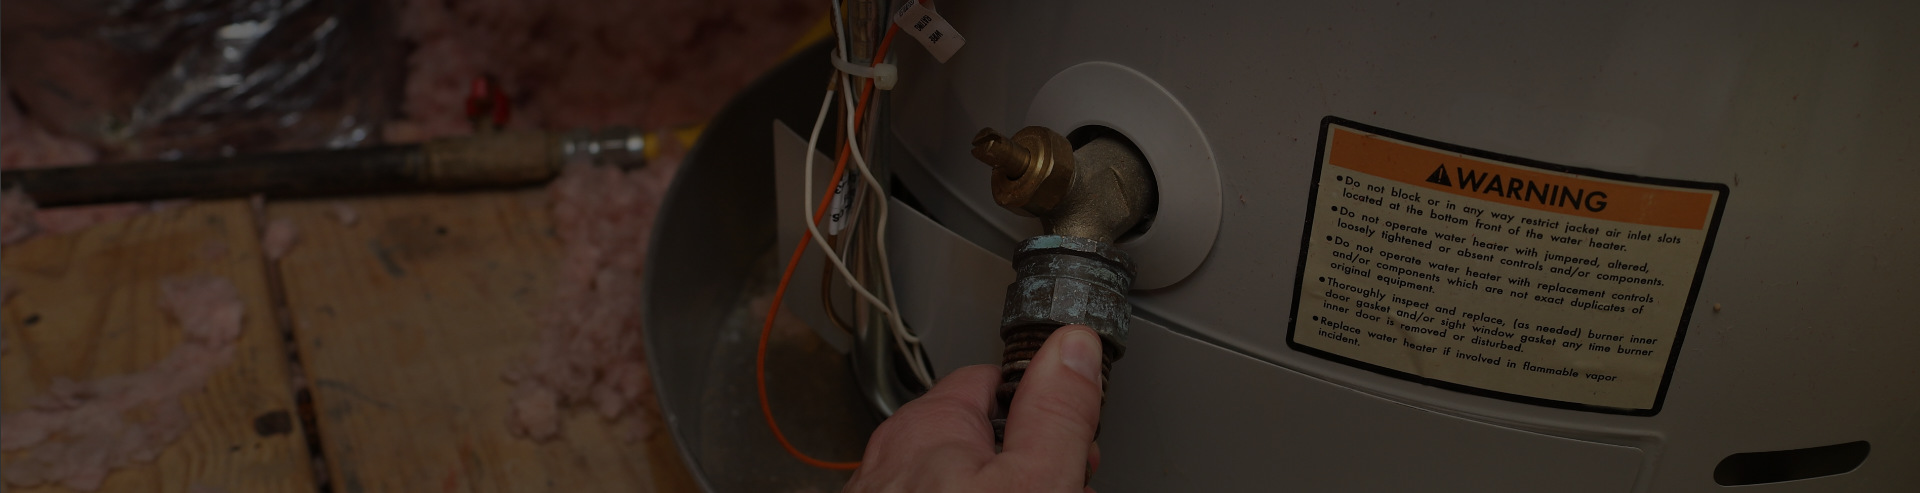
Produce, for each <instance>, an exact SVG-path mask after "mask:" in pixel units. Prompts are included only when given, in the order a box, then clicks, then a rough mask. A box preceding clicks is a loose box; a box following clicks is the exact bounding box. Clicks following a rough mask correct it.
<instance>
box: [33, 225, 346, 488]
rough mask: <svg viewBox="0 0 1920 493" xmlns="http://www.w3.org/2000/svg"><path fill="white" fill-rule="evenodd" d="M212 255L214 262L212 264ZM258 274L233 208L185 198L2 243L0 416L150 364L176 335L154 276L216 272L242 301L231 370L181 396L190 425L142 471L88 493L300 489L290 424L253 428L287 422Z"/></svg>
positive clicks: (309, 481)
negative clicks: (67, 382)
mask: <svg viewBox="0 0 1920 493" xmlns="http://www.w3.org/2000/svg"><path fill="white" fill-rule="evenodd" d="M219 250H225V254H224V255H214V253H217V252H218V251H219ZM264 272H265V270H264V264H263V262H262V261H261V255H260V246H259V241H258V235H257V233H256V232H255V229H254V220H253V216H252V211H251V210H250V208H249V207H248V205H247V204H246V202H245V201H243V200H227V201H214V202H198V203H193V204H190V205H186V206H183V207H180V208H176V209H172V210H166V211H161V212H156V213H151V214H144V215H141V216H138V217H134V218H131V219H128V220H125V221H119V222H113V223H107V224H103V225H99V226H96V227H94V228H91V229H88V230H86V231H83V232H80V233H76V234H71V235H60V236H43V237H40V238H35V239H33V240H30V241H27V242H25V243H21V244H17V245H11V246H8V247H6V253H5V255H4V257H0V280H3V281H4V282H5V283H6V285H7V287H8V289H12V290H17V294H15V295H14V296H13V297H12V298H10V299H8V300H7V301H6V303H5V305H4V310H3V311H4V315H0V316H3V317H4V318H0V323H4V324H6V330H5V332H4V334H5V338H6V342H5V343H6V350H5V352H4V354H0V409H4V410H6V411H13V410H17V409H20V408H22V407H24V406H26V403H27V401H28V400H29V399H31V398H32V397H33V396H35V395H38V394H40V393H41V392H42V390H43V389H44V388H45V387H46V385H47V384H48V382H50V381H51V380H52V379H53V378H55V377H65V378H70V379H75V380H84V379H90V378H97V377H104V376H109V375H116V374H122V373H128V372H132V371H137V370H140V369H143V368H145V367H147V366H149V365H151V364H153V363H154V362H156V361H159V360H160V359H161V358H163V357H165V356H166V355H167V353H168V352H170V351H172V349H173V347H174V346H175V345H176V344H178V343H179V341H180V338H181V330H180V326H179V324H178V323H176V322H174V321H173V320H171V319H170V318H169V317H168V316H167V315H166V314H165V312H163V311H162V309H161V307H160V288H159V282H160V280H161V279H164V278H167V277H172V276H178V275H188V274H213V275H219V276H225V277H227V278H228V279H231V280H232V281H233V283H234V285H235V286H236V287H237V288H239V292H240V295H241V298H242V300H243V301H244V302H245V304H246V314H245V316H244V319H243V324H244V326H243V329H242V332H241V335H240V339H239V341H238V342H237V344H236V351H235V354H234V358H233V360H232V361H231V362H230V363H228V364H227V366H225V367H222V368H221V369H220V370H219V371H217V372H216V373H214V375H213V377H212V378H211V380H210V381H209V382H208V384H207V386H206V388H205V389H204V390H203V391H201V392H198V393H193V394H189V395H188V396H187V397H186V398H185V399H184V405H185V406H186V408H187V412H188V413H189V414H190V415H192V417H193V418H194V421H193V427H192V428H191V429H189V430H188V431H187V432H186V433H185V434H184V435H183V436H181V438H180V439H179V440H177V441H175V442H174V443H173V444H172V445H171V446H170V447H168V448H167V449H166V450H165V451H164V452H162V453H161V454H160V455H159V457H158V458H157V459H156V460H155V461H154V462H152V463H147V464H142V465H136V466H133V467H129V468H127V469H124V470H120V471H116V472H114V473H113V474H111V475H109V476H108V477H107V481H106V483H105V485H103V486H102V488H101V489H100V490H99V491H102V492H169V493H172V492H184V491H188V490H189V489H190V488H194V487H207V488H214V489H216V490H219V491H232V492H240V491H245V492H296V491H301V492H310V491H313V489H314V482H313V475H312V472H311V471H312V466H311V460H310V457H309V455H308V453H307V446H306V441H305V439H304V438H303V437H302V429H301V426H300V424H299V422H298V420H288V421H291V422H292V423H293V426H292V428H291V429H285V428H273V429H272V431H270V432H265V433H263V432H262V431H261V430H257V429H256V427H255V426H254V422H255V420H256V419H261V418H262V417H268V419H269V420H271V419H272V418H271V416H270V415H273V414H276V413H286V414H294V413H295V412H296V408H295V404H294V395H293V392H292V390H291V386H290V384H289V382H288V369H289V367H288V362H287V353H286V349H287V346H286V344H285V343H284V341H283V339H282V336H281V332H280V330H279V329H277V328H276V326H275V324H274V321H273V318H272V315H271V314H272V305H271V303H270V301H269V298H268V295H267V293H268V279H267V276H266V275H265V273H264ZM283 422H285V421H283ZM21 453H23V452H14V453H10V454H8V455H7V457H6V459H9V460H10V459H13V458H14V457H16V456H18V455H19V454H21ZM8 491H11V492H14V493H27V492H40V491H66V490H65V489H64V488H59V487H53V486H48V487H41V488H11V489H8Z"/></svg>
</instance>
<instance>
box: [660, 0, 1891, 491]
mask: <svg viewBox="0 0 1920 493" xmlns="http://www.w3.org/2000/svg"><path fill="white" fill-rule="evenodd" d="M938 11H939V13H940V14H941V15H942V16H944V17H945V19H946V20H947V21H949V22H951V24H952V25H953V26H955V28H957V29H959V30H960V31H962V32H963V33H964V34H965V36H966V38H965V40H966V41H965V42H966V44H965V46H964V47H962V48H961V49H960V50H959V51H958V52H957V53H956V54H955V55H954V56H953V57H952V58H951V59H950V60H948V61H947V62H945V63H940V62H938V61H936V60H935V59H934V58H933V57H932V56H930V55H929V54H928V53H927V51H926V50H924V49H920V48H919V47H917V46H912V45H904V44H902V45H896V47H900V46H905V47H906V48H907V49H900V50H899V51H898V53H899V54H898V55H897V59H896V60H897V63H898V65H899V67H900V81H899V84H898V86H897V87H896V88H895V89H894V90H893V91H892V92H890V93H888V95H887V96H886V97H887V98H888V102H889V103H890V107H889V108H888V110H887V111H888V117H887V119H886V120H885V121H886V122H887V128H886V129H885V132H883V138H884V139H885V140H884V141H883V142H881V143H880V144H878V145H879V146H880V147H882V148H884V152H881V153H880V154H879V156H878V157H876V162H880V161H884V162H886V163H888V166H890V167H891V169H892V170H893V173H895V175H896V176H897V178H898V182H897V185H898V186H899V187H900V188H902V189H904V190H905V194H907V195H910V196H911V197H912V201H911V202H912V206H913V208H914V209H915V211H913V212H911V213H902V214H899V216H901V217H897V218H895V220H894V222H892V223H890V224H892V225H893V227H894V228H895V231H896V234H895V236H894V237H893V238H892V242H891V243H890V245H892V246H891V249H892V251H893V255H894V256H895V262H896V266H897V267H896V271H895V277H896V279H897V282H899V283H900V284H899V290H900V296H901V305H902V309H903V312H902V313H903V316H904V317H906V318H907V323H909V324H910V325H912V326H914V327H915V330H917V331H919V332H921V333H922V340H923V341H924V344H925V347H926V350H927V352H928V356H929V359H930V360H931V361H932V363H933V366H934V367H935V369H936V372H937V373H941V374H944V373H945V372H948V371H951V370H952V369H954V368H957V367H960V366H965V365H971V364H981V363H988V364H998V363H999V362H1000V340H999V339H998V337H997V334H996V332H995V328H996V327H997V324H998V321H999V317H1000V311H1001V308H1002V306H1001V304H1002V301H1003V299H1004V298H1003V297H1004V295H1005V289H1006V286H1007V285H1008V283H1009V282H1011V281H1012V279H1013V276H1014V273H1013V271H1012V270H1011V268H1009V267H1008V259H1009V258H1010V257H1011V256H1012V254H1013V252H1014V250H1015V248H1016V244H1017V243H1018V242H1019V241H1021V240H1023V239H1025V238H1028V237H1032V236H1035V235H1037V234H1040V229H1039V228H1040V226H1039V225H1038V224H1037V223H1036V222H1035V221H1033V220H1032V219H1031V218H1026V217H1021V216H1019V215H1016V214H1014V213H1012V212H1009V211H1007V210H1006V209H1003V208H1002V207H1000V206H998V205H996V204H995V203H994V199H993V195H992V192H991V191H990V190H989V181H988V180H987V179H986V177H987V174H988V172H989V171H988V168H987V167H985V166H984V165H982V164H981V163H980V162H979V161H977V160H975V158H974V157H973V156H972V155H971V153H970V151H971V149H972V145H971V144H970V142H969V139H970V138H971V137H972V136H973V133H974V132H975V131H977V130H978V129H981V128H986V127H993V128H1000V129H1018V128H1022V127H1028V126H1042V127H1046V128H1049V129H1053V130H1055V131H1058V132H1060V133H1062V134H1067V133H1070V132H1074V131H1076V130H1079V129H1085V128H1091V127H1103V128H1104V129H1110V130H1111V131H1113V132H1117V133H1119V134H1121V135H1124V136H1125V137H1126V139H1128V140H1130V141H1131V143H1132V144H1134V145H1135V146H1137V147H1138V149H1139V150H1140V152H1141V154H1142V155H1144V156H1145V158H1146V160H1147V162H1148V164H1149V166H1150V168H1151V170H1152V173H1153V175H1154V179H1155V183H1156V184H1157V187H1158V194H1159V203H1158V204H1157V208H1156V210H1155V211H1154V213H1153V214H1152V216H1151V219H1150V223H1149V224H1148V226H1147V227H1146V228H1145V229H1144V231H1140V232H1138V234H1135V235H1132V236H1129V237H1125V238H1122V239H1120V240H1119V241H1118V242H1117V243H1116V245H1117V246H1118V247H1119V248H1120V249H1122V250H1125V251H1126V252H1127V253H1128V254H1130V255H1131V258H1132V261H1133V262H1134V264H1135V265H1136V266H1137V269H1138V275H1137V278H1136V279H1135V282H1134V285H1133V291H1132V292H1131V294H1130V298H1129V299H1130V301H1131V303H1132V313H1133V318H1132V320H1131V329H1130V331H1131V333H1130V335H1129V338H1128V342H1127V347H1126V355H1125V357H1124V358H1122V359H1120V360H1118V361H1116V362H1115V363H1114V367H1113V370H1112V374H1111V380H1110V382H1109V388H1108V393H1107V398H1106V404H1105V408H1104V414H1103V418H1102V423H1101V425H1102V426H1101V429H1102V432H1101V436H1100V445H1101V450H1102V452H1103V457H1104V460H1105V462H1104V465H1103V466H1102V468H1101V470H1100V472H1099V474H1098V475H1096V476H1094V478H1093V483H1092V486H1094V487H1095V488H1096V489H1098V490H1100V491H1102V492H1106V493H1115V492H1130V491H1555V492H1585V491H1595V492H1600V491H1613V492H1621V491H1643V492H1679V491H1710V490H1718V489H1721V488H1738V489H1739V490H1740V491H1756V492H1772V491H1809V492H1814V491H1817V492H1828V491H1920V358H1916V357H1915V356H1914V351H1915V350H1916V348H1920V322H1915V320H1914V317H1913V315H1912V314H1911V309H1910V308H1911V307H1912V306H1914V305H1913V303H1912V300H1913V299H1914V298H1915V296H1920V291H1917V290H1916V289H1915V288H1913V287H1912V284H1913V282H1914V279H1920V257H1916V253H1917V252H1920V205H1916V204H1915V202H1914V200H1913V197H1914V195H1915V193H1914V189H1915V188H1916V187H1920V29H1917V28H1915V26H1914V24H1915V22H1916V21H1917V20H1920V3H1916V2H1908V1H1886V2H1851V1H1846V2H1620V3H1583V2H1575V3H1560V2H1478V1H1475V2H1420V1H1357V2H1317V3H1316V2H1149V1H1132V0H1117V1H1100V2H1087V1H1058V2H1010V1H942V2H938ZM812 97H813V98H816V99H815V100H816V101H817V97H818V96H817V95H815V96H812ZM788 123H789V124H790V126H791V127H793V128H800V129H801V130H802V131H804V128H803V127H802V125H804V123H805V122H804V121H801V122H791V121H790V122H788ZM778 133H779V132H776V134H778ZM789 139H791V137H789ZM776 140H778V138H776ZM900 194H901V193H900V192H896V195H900ZM796 200H797V199H796ZM786 202H788V201H787V200H782V201H781V202H780V203H782V204H784V203H786ZM900 209H902V210H905V209H906V208H905V207H902V208H900ZM782 222H783V223H784V222H791V221H784V220H783V221H782ZM796 224H797V223H796ZM791 244H792V243H790V242H783V243H781V245H782V246H781V247H780V248H781V250H780V251H781V252H784V251H785V250H784V249H785V248H790V246H789V245H791ZM816 279H817V278H816ZM815 282H817V281H815ZM799 284H805V282H804V281H803V282H800V283H799ZM649 330H654V329H652V328H650V329H649ZM663 391H664V389H663ZM667 398H668V400H672V397H671V396H668V397H667ZM789 409H791V408H789ZM796 419H797V418H796ZM682 436H683V437H684V436H686V435H682ZM695 455H698V454H695ZM696 461H697V460H696Z"/></svg>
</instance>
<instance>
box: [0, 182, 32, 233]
mask: <svg viewBox="0 0 1920 493" xmlns="http://www.w3.org/2000/svg"><path fill="white" fill-rule="evenodd" d="M37 210H39V208H37V207H34V206H33V199H31V198H28V197H27V193H26V192H22V191H20V190H19V189H8V190H6V191H4V192H0V245H12V244H14V243H19V242H21V241H26V239H27V238H32V237H33V235H34V234H35V233H39V232H40V225H39V224H35V223H34V222H33V213H34V212H35V211H37Z"/></svg>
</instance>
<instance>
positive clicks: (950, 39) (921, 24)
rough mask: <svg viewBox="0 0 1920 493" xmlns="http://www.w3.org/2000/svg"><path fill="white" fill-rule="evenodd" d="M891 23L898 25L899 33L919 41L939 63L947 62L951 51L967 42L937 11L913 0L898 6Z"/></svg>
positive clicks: (956, 49)
mask: <svg viewBox="0 0 1920 493" xmlns="http://www.w3.org/2000/svg"><path fill="white" fill-rule="evenodd" d="M893 25H895V26H899V27H900V34H905V35H907V36H910V37H912V38H913V40H914V41H919V42H920V46H924V47H926V48H927V52H929V53H933V59H935V60H939V61H940V63H947V59H948V58H953V52H956V51H960V47H961V46H963V45H966V44H967V38H965V37H962V36H960V32H959V31H955V30H954V29H953V24H948V23H947V20H946V19H943V18H941V17H940V13H939V12H934V11H933V9H930V8H927V6H925V5H920V2H918V1H915V0H907V2H906V5H901V6H900V11H899V12H895V13H894V15H893Z"/></svg>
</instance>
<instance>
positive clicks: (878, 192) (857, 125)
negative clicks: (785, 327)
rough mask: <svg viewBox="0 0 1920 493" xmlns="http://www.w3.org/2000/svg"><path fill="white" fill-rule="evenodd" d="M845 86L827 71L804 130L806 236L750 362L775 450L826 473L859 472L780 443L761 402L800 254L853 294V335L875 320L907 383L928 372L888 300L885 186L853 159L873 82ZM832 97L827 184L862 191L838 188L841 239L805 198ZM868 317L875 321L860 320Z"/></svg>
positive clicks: (836, 15) (842, 42)
mask: <svg viewBox="0 0 1920 493" xmlns="http://www.w3.org/2000/svg"><path fill="white" fill-rule="evenodd" d="M829 3H830V4H832V11H833V27H834V34H835V38H836V41H835V48H836V51H835V54H834V56H835V57H836V58H838V60H836V61H837V62H838V63H837V64H836V65H840V66H852V65H851V63H849V62H847V61H846V53H847V43H846V32H845V27H844V26H843V25H842V23H841V14H840V5H839V3H838V2H833V1H830V2H829ZM898 32H899V28H898V27H895V26H889V27H888V29H887V33H886V35H885V36H884V37H882V38H881V40H880V44H879V46H878V48H877V49H875V50H874V55H873V63H872V65H873V66H879V65H881V64H882V62H883V61H884V60H886V57H887V50H888V48H889V47H891V46H892V44H893V38H894V35H895V34H896V33H898ZM852 81H853V79H852V77H851V76H850V75H849V74H847V73H846V72H844V71H840V70H836V71H835V72H834V76H833V80H832V81H830V82H829V83H828V84H827V91H826V95H825V96H824V97H823V98H822V99H821V101H820V112H819V114H818V116H816V117H814V122H813V130H812V131H811V132H809V134H808V136H807V157H806V160H805V163H806V164H805V166H806V169H805V170H804V172H803V173H802V176H803V177H805V178H803V180H804V184H803V187H804V188H803V193H802V194H801V196H802V198H801V207H802V208H803V209H802V210H805V211H807V214H806V216H810V217H809V218H808V219H806V220H804V221H805V223H806V227H807V231H806V232H805V233H803V234H804V235H805V236H806V238H804V239H802V240H801V241H800V243H799V244H798V245H795V246H794V249H793V255H792V256H791V257H790V258H789V259H788V260H787V267H786V270H785V271H784V272H783V273H782V274H781V276H780V283H779V286H778V288H776V289H775V291H774V294H773V300H772V302H771V303H770V304H769V305H768V307H767V319H766V323H765V324H764V325H763V326H762V327H761V329H760V341H759V347H758V349H757V351H756V353H755V357H754V383H755V385H756V386H757V388H758V390H759V396H760V410H761V412H762V414H764V415H765V417H766V419H767V427H768V428H770V429H771V430H772V431H773V436H774V438H775V439H776V440H778V441H779V442H780V446H781V447H782V448H784V449H786V451H787V453H788V454H790V455H792V456H793V457H794V458H796V459H799V460H800V461H801V462H804V463H806V464H807V465H811V466H814V467H819V468H824V469H834V470H851V469H856V468H859V467H860V463H859V462H857V461H856V462H829V461H823V460H820V459H816V458H813V457H812V456H809V455H807V454H806V453H804V452H801V451H800V450H799V449H798V448H796V447H794V446H793V443H792V442H790V441H788V440H787V437H786V434H785V433H782V432H781V431H780V425H779V423H778V422H777V421H776V420H775V419H774V417H773V408H772V407H771V406H769V405H768V401H767V381H766V360H767V340H768V338H769V337H770V336H771V335H772V333H773V326H774V321H775V319H776V317H777V316H778V314H779V312H780V302H781V299H782V298H783V297H785V295H786V292H787V287H788V285H789V284H790V283H792V281H793V273H794V269H795V268H797V267H799V264H800V260H801V258H802V257H803V256H804V255H805V254H806V250H807V246H808V245H810V244H811V245H817V246H819V247H820V250H821V253H822V254H823V256H824V257H826V260H827V264H828V265H827V266H826V267H827V268H830V269H831V270H833V271H835V272H838V273H839V277H840V278H841V279H842V280H844V281H845V282H846V284H847V286H848V288H849V289H850V290H851V291H853V292H854V294H856V295H858V296H856V298H855V300H854V301H855V312H856V314H858V315H857V316H856V317H855V322H856V323H855V327H853V328H852V330H853V331H854V332H856V334H863V333H865V332H866V331H867V330H874V329H873V328H869V327H868V326H867V325H868V322H869V321H870V320H873V319H875V318H878V319H880V320H879V321H878V322H879V323H880V324H882V325H883V326H884V327H883V328H881V329H880V330H890V331H891V332H892V333H893V341H894V349H895V350H896V351H898V352H899V353H900V354H901V356H902V359H903V360H904V361H906V362H907V366H908V368H909V369H910V370H911V371H912V373H913V376H914V378H915V379H916V380H918V381H919V382H920V384H921V386H922V387H923V388H926V387H932V386H933V376H932V372H931V371H930V370H929V369H928V368H927V367H926V357H925V355H924V351H923V350H922V349H921V346H920V338H919V337H918V336H916V335H914V334H913V331H911V330H909V329H908V328H907V326H906V323H905V322H903V321H902V320H901V318H900V305H899V302H898V300H897V299H896V296H895V295H894V286H893V276H892V266H891V265H890V263H889V261H888V255H887V246H886V245H887V227H886V226H887V215H888V200H887V193H886V188H885V187H884V186H882V185H881V184H880V181H879V180H878V179H877V178H875V176H876V175H875V174H874V173H873V171H872V169H871V168H869V167H868V165H867V160H866V157H865V156H864V155H862V154H861V152H860V145H859V141H858V138H857V137H856V136H857V135H859V132H860V130H861V129H862V126H861V125H862V123H864V122H865V120H866V116H867V111H868V108H869V107H870V104H871V103H872V101H873V92H874V81H873V80H872V79H867V80H864V81H863V84H862V87H861V90H860V95H859V97H858V98H855V97H854V94H853V90H852V88H853V82H852ZM841 89H843V90H841ZM836 92H837V93H838V94H839V95H840V96H841V101H842V102H843V105H844V107H845V115H846V118H845V120H846V129H845V130H846V138H845V140H844V141H842V142H841V145H840V150H839V153H838V154H839V156H838V157H837V158H836V160H835V161H836V162H835V164H834V169H833V175H832V177H831V178H829V179H828V182H829V183H836V184H838V183H843V182H846V181H854V180H857V181H858V182H859V183H858V185H859V186H861V187H864V191H863V192H858V191H856V190H846V191H845V193H846V194H847V195H848V196H849V197H852V199H851V201H852V202H853V203H854V205H853V206H852V207H851V208H850V210H849V212H850V213H851V215H852V217H850V218H848V223H847V224H846V228H847V229H846V230H844V231H843V232H842V233H844V236H843V235H841V234H835V235H826V234H822V232H821V230H820V226H819V223H820V221H821V220H822V219H823V218H824V217H825V216H826V212H827V210H828V209H829V206H830V204H832V203H833V199H834V195H833V194H831V193H829V194H825V195H823V196H822V197H820V199H819V203H818V205H817V206H816V205H814V199H813V196H812V195H813V192H812V190H813V161H814V159H813V155H814V151H813V149H816V148H818V147H817V146H818V145H819V141H820V129H821V128H822V127H823V126H824V125H825V123H826V120H827V115H828V114H829V113H830V112H829V110H830V109H831V108H832V107H833V102H834V96H835V94H836ZM849 160H851V162H852V163H853V164H854V168H855V173H856V177H855V178H852V179H849V178H848V177H847V172H848V170H847V163H848V162H849ZM856 192H858V193H856ZM836 242H838V243H840V245H839V246H838V247H837V248H836V245H835V243H836ZM849 257H851V258H852V259H853V264H854V267H853V268H849V267H848V263H849V262H848V258H849ZM856 270H858V271H859V272H858V273H857V274H862V275H856V272H855V271H856ZM863 278H864V280H863ZM831 283H832V277H830V276H822V284H823V285H822V287H821V288H822V289H821V292H822V296H823V299H824V300H825V302H826V304H827V306H826V309H827V314H828V316H829V317H831V318H832V319H833V321H834V323H835V324H836V325H840V326H841V328H843V329H847V328H848V327H846V326H845V324H844V322H841V321H840V318H839V315H838V314H837V312H836V311H835V309H834V307H833V305H832V302H831V297H830V294H829V293H830V292H831V290H830V289H829V288H830V287H831ZM869 286H872V287H873V288H877V291H878V292H877V293H876V290H875V289H870V288H869ZM869 314H874V315H877V316H868V315H869Z"/></svg>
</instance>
